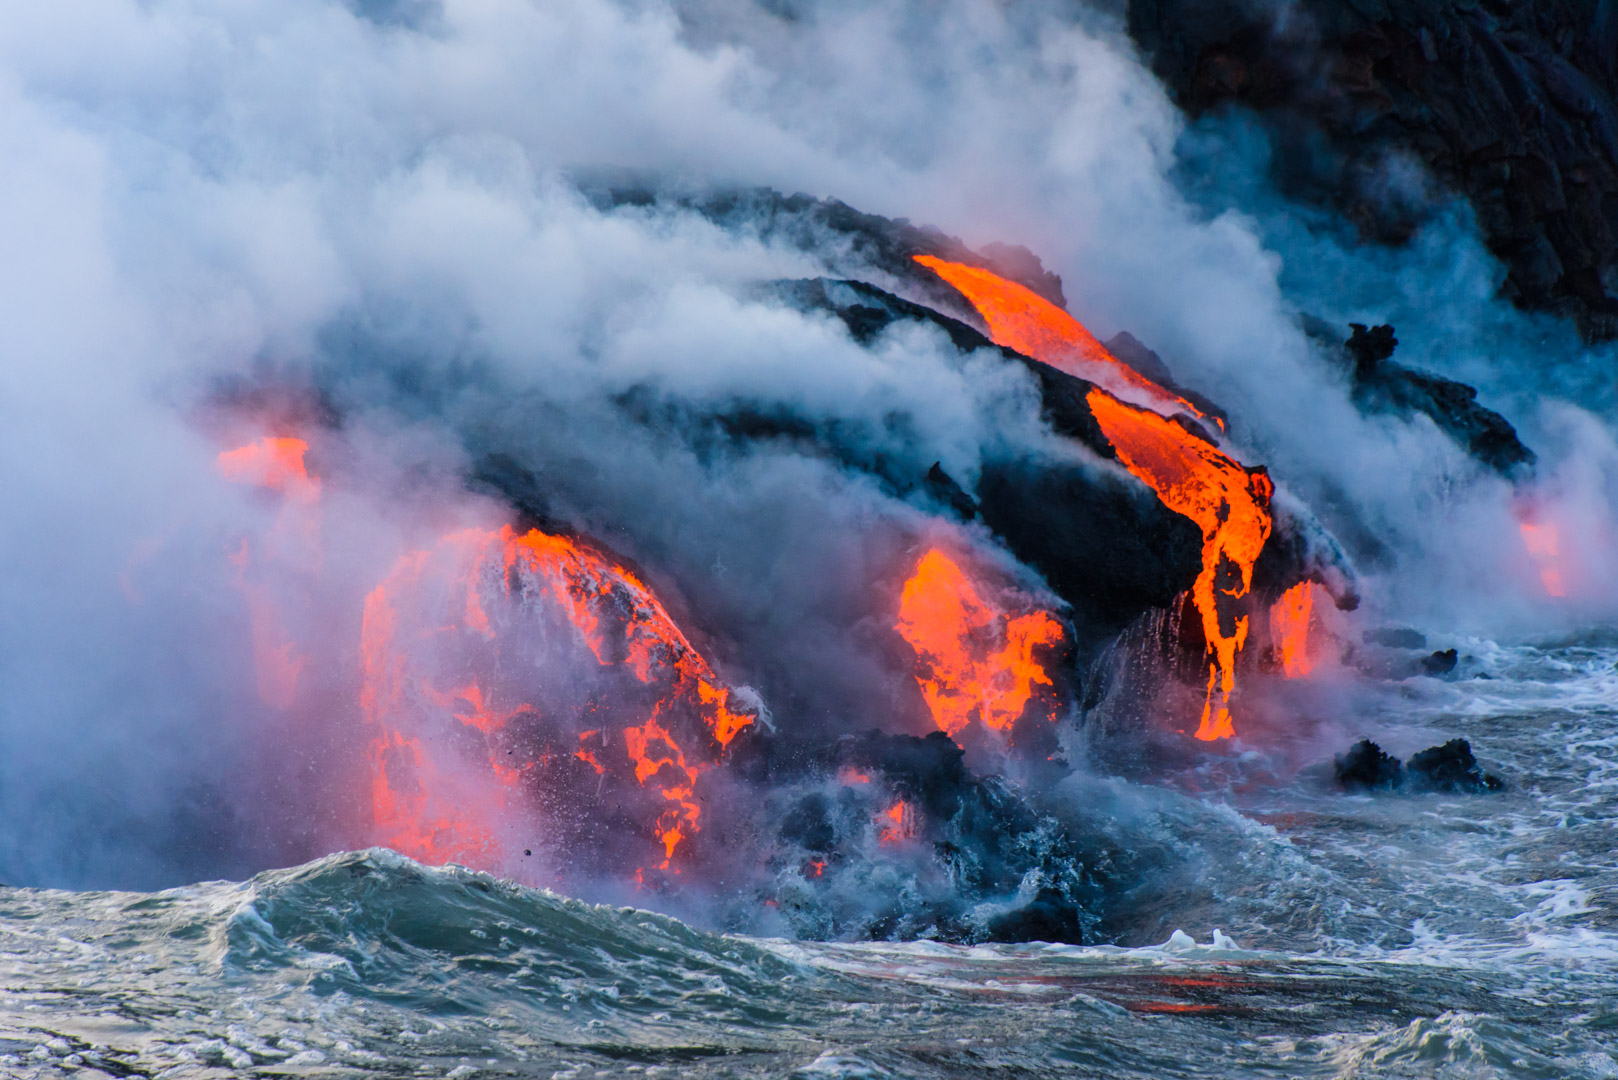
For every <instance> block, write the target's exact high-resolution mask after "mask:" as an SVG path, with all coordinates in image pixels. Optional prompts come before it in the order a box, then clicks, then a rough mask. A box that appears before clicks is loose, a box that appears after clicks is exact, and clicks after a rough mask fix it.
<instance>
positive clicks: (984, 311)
mask: <svg viewBox="0 0 1618 1080" xmlns="http://www.w3.org/2000/svg"><path fill="white" fill-rule="evenodd" d="M915 260H916V261H917V262H918V263H920V264H921V265H923V266H925V267H927V268H928V269H929V270H931V271H933V272H934V273H935V274H937V275H938V276H939V277H941V278H943V279H944V280H945V281H947V282H949V283H950V284H951V285H953V286H955V288H956V289H958V290H960V292H961V293H962V295H964V296H965V297H966V298H967V299H968V300H970V301H971V302H972V306H973V307H974V308H976V309H977V311H978V314H979V315H981V316H983V321H984V322H985V323H987V324H988V326H989V336H990V337H991V338H992V339H993V340H994V342H995V344H997V345H1004V346H1006V347H1007V348H1011V349H1016V350H1017V351H1018V352H1020V353H1022V354H1023V355H1025V356H1032V357H1033V358H1034V359H1036V360H1039V361H1042V362H1044V363H1047V364H1049V365H1051V367H1054V368H1057V369H1059V370H1061V371H1065V372H1067V373H1068V374H1069V375H1077V376H1078V377H1079V378H1081V379H1088V380H1089V381H1090V382H1096V383H1101V384H1102V385H1104V386H1108V387H1111V388H1112V389H1114V390H1116V391H1118V392H1119V393H1121V394H1123V395H1124V396H1126V397H1142V398H1144V399H1145V400H1146V401H1148V402H1150V403H1151V404H1152V406H1153V407H1154V408H1157V409H1159V410H1160V411H1161V410H1167V411H1169V412H1188V413H1190V414H1191V415H1193V416H1196V417H1199V418H1202V419H1207V417H1206V416H1205V415H1204V413H1203V412H1202V410H1200V409H1198V408H1197V407H1196V406H1195V405H1193V404H1191V403H1190V402H1189V401H1187V400H1185V399H1184V398H1182V397H1180V396H1179V395H1178V394H1174V393H1171V392H1169V391H1168V390H1166V389H1164V388H1163V387H1161V386H1159V385H1158V384H1157V383H1155V382H1153V381H1152V380H1151V379H1148V378H1147V377H1146V376H1144V375H1142V374H1141V373H1140V372H1138V371H1136V370H1135V369H1134V368H1132V367H1130V366H1129V365H1128V364H1126V363H1124V362H1123V361H1121V360H1119V359H1118V358H1117V357H1116V356H1114V355H1112V353H1111V352H1110V351H1108V349H1107V347H1106V346H1105V345H1103V344H1101V342H1099V341H1097V340H1096V338H1095V335H1094V334H1092V333H1090V331H1088V330H1086V329H1085V328H1084V324H1083V323H1081V322H1079V320H1077V319H1075V318H1074V317H1073V316H1071V315H1069V314H1068V313H1067V312H1065V311H1063V310H1062V309H1061V308H1059V307H1057V306H1056V305H1055V304H1053V303H1051V302H1050V301H1049V300H1047V299H1045V298H1044V297H1043V296H1040V295H1039V294H1038V293H1035V292H1034V291H1032V290H1031V289H1028V288H1025V287H1024V286H1022V285H1018V284H1017V283H1016V282H1014V281H1007V280H1006V279H1005V278H1003V277H1000V276H999V275H998V274H994V273H991V272H990V271H988V270H982V269H979V268H978V267H976V266H967V265H966V264H965V263H954V262H946V261H945V260H943V259H939V258H934V257H933V256H931V255H917V256H915ZM1216 422H1217V421H1216Z"/></svg>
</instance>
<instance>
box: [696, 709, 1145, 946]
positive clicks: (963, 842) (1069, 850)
mask: <svg viewBox="0 0 1618 1080" xmlns="http://www.w3.org/2000/svg"><path fill="white" fill-rule="evenodd" d="M726 768H727V769H728V770H729V771H730V772H731V773H732V775H734V776H736V777H737V778H738V779H740V780H741V781H743V782H744V783H747V784H753V785H757V786H758V788H759V790H760V792H761V793H765V792H767V793H769V794H770V795H771V796H774V795H777V794H779V793H781V792H792V793H794V794H792V795H791V796H790V799H789V801H788V802H787V803H786V804H785V806H784V810H783V812H781V814H780V817H779V819H778V824H777V825H776V827H775V835H776V837H777V840H778V843H779V850H778V852H777V855H776V858H777V859H778V860H779V861H780V862H781V863H782V864H783V865H791V866H795V865H798V864H799V863H800V861H802V860H803V859H804V858H805V857H808V858H809V859H810V860H811V861H812V862H813V863H814V864H815V865H814V866H813V870H812V873H811V875H810V877H809V880H808V884H809V887H810V888H812V889H818V890H825V891H826V892H827V893H836V892H837V891H838V888H839V886H838V878H839V876H840V875H841V874H843V873H845V872H854V873H858V872H859V867H860V866H861V865H862V864H864V863H865V861H866V860H868V859H869V858H870V857H871V856H870V853H869V851H862V850H861V848H860V844H861V843H862V837H864V838H868V836H869V833H870V828H871V821H872V818H873V816H874V815H875V816H880V815H881V813H882V811H884V810H885V809H887V808H888V806H889V804H890V803H891V801H892V800H893V799H894V798H895V797H897V798H901V799H903V800H904V801H905V803H906V804H907V806H908V807H909V811H910V813H909V816H908V817H907V818H906V819H905V820H907V821H908V822H909V823H910V828H911V829H912V830H913V834H912V835H909V836H907V837H906V840H905V843H907V844H910V845H912V847H911V851H912V853H914V852H917V851H925V852H927V853H928V862H927V864H926V866H927V869H928V873H929V874H931V875H936V877H937V880H938V882H939V883H940V884H943V883H947V887H941V888H939V889H937V890H936V891H934V892H928V890H926V889H925V888H920V889H918V894H917V895H916V896H914V897H912V898H911V899H910V900H909V901H908V902H909V904H910V905H911V906H910V907H909V909H908V910H906V911H904V912H903V914H902V915H901V914H900V913H899V912H898V911H897V910H895V911H894V912H893V913H891V914H884V913H883V911H882V909H881V905H882V904H884V903H893V904H899V903H900V902H901V900H902V898H900V897H884V896H871V897H869V898H867V903H868V904H869V906H870V907H872V908H874V909H876V910H875V914H874V915H873V914H870V913H866V912H862V913H861V914H859V916H858V918H860V919H861V920H863V931H864V934H865V936H871V937H884V936H888V935H889V932H890V931H891V930H892V929H893V928H894V926H895V925H897V922H898V921H899V920H901V919H902V920H903V922H904V927H905V932H906V933H907V934H914V933H916V932H917V931H918V929H920V928H922V927H925V929H926V930H927V932H928V934H929V936H932V937H936V938H939V939H941V940H946V941H983V940H995V941H1031V940H1043V941H1065V942H1072V943H1076V944H1077V943H1085V942H1094V941H1095V940H1096V933H1095V930H1096V927H1097V926H1098V924H1099V923H1100V921H1101V919H1102V915H1103V912H1104V911H1105V910H1106V908H1107V906H1108V904H1109V903H1110V901H1111V898H1112V895H1113V892H1114V890H1115V888H1116V887H1117V886H1118V885H1120V884H1121V883H1120V882H1116V881H1114V880H1113V878H1112V875H1111V874H1110V873H1109V872H1108V868H1109V867H1110V866H1111V865H1112V863H1113V860H1114V859H1115V858H1118V857H1121V856H1122V855H1123V853H1122V852H1114V851H1111V850H1110V849H1109V847H1108V845H1106V844H1105V843H1103V842H1100V841H1096V840H1091V839H1085V838H1081V837H1078V836H1075V835H1073V834H1072V832H1070V831H1067V830H1062V829H1059V828H1056V827H1055V822H1053V821H1052V820H1051V819H1050V818H1047V817H1044V816H1042V815H1041V814H1040V813H1039V812H1038V811H1037V810H1036V809H1035V808H1034V807H1033V806H1031V805H1030V804H1029V803H1028V802H1027V801H1026V800H1025V798H1024V797H1023V795H1021V794H1019V793H1018V792H1017V791H1016V790H1014V789H1013V788H1012V787H1010V786H1008V785H1007V784H1006V783H1005V782H1004V781H1002V780H1000V779H998V778H995V777H980V776H977V775H974V774H973V773H972V771H971V770H970V769H969V768H968V767H967V765H966V763H965V753H964V752H963V751H962V750H961V748H960V747H959V746H957V745H956V744H955V743H954V742H953V741H951V740H950V738H949V737H948V736H946V735H945V734H944V733H943V732H933V733H932V734H930V735H928V736H926V737H925V738H917V737H915V736H912V735H889V734H884V733H882V732H878V731H869V732H866V733H864V734H861V735H847V736H843V737H842V738H839V739H835V740H827V739H823V738H816V737H813V736H799V735H793V734H789V733H785V732H782V733H771V732H767V731H759V730H756V729H748V730H747V731H745V732H744V733H743V734H741V735H739V736H738V737H737V739H736V742H735V744H734V745H733V752H732V755H731V757H730V759H729V761H728V762H727V765H726ZM849 771H853V772H854V773H855V774H857V776H858V780H857V781H856V782H853V783H849V784H843V783H839V782H838V781H837V780H836V777H837V776H839V775H847V773H848V772H849ZM760 801H761V803H768V802H769V801H770V799H769V798H766V797H765V796H763V795H761V800H760ZM766 812H768V811H767V807H766ZM894 857H895V858H899V859H901V860H909V859H910V858H911V855H905V854H902V853H901V852H900V850H899V849H895V856H894ZM1030 874H1032V875H1034V876H1035V877H1036V878H1037V880H1038V881H1040V882H1041V884H1040V886H1039V887H1038V889H1037V890H1036V891H1035V892H1034V894H1033V895H1032V896H1031V897H1027V898H1023V897H1021V896H1020V895H1019V890H1020V886H1021V885H1022V883H1023V882H1024V881H1025V880H1027V879H1028V878H1029V875H1030ZM979 905H984V907H985V910H987V911H990V912H992V914H989V915H987V916H984V915H978V914H974V911H973V909H974V908H976V907H978V906H979ZM842 929H844V930H847V929H848V928H847V927H844V928H842Z"/></svg>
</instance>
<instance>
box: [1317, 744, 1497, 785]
mask: <svg viewBox="0 0 1618 1080" xmlns="http://www.w3.org/2000/svg"><path fill="white" fill-rule="evenodd" d="M1334 771H1335V773H1336V776H1337V783H1338V784H1339V785H1340V786H1341V787H1342V788H1343V789H1344V790H1345V791H1392V790H1394V789H1402V790H1406V791H1412V792H1426V791H1439V792H1447V793H1450V794H1464V795H1481V794H1483V793H1485V792H1491V791H1504V790H1505V787H1506V785H1505V782H1504V781H1502V780H1501V779H1500V778H1499V777H1498V776H1491V775H1489V774H1488V773H1485V772H1484V771H1483V770H1482V769H1480V768H1479V767H1478V763H1477V760H1476V759H1475V758H1474V757H1473V756H1472V746H1471V744H1470V743H1468V742H1467V741H1466V740H1465V739H1451V740H1450V741H1449V742H1447V743H1445V744H1444V745H1443V746H1432V747H1428V748H1427V749H1426V750H1422V751H1421V752H1419V753H1416V754H1412V755H1411V757H1410V764H1409V766H1408V767H1406V766H1404V765H1401V764H1400V762H1399V759H1398V758H1396V757H1392V756H1390V755H1388V754H1386V753H1384V752H1383V750H1382V748H1381V747H1380V746H1378V745H1377V744H1376V743H1374V742H1372V741H1371V740H1370V739H1361V740H1360V741H1359V742H1357V743H1355V744H1354V745H1353V746H1352V747H1351V748H1349V751H1348V753H1346V754H1339V755H1337V758H1336V759H1335V762H1334Z"/></svg>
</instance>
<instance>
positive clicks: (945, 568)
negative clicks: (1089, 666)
mask: <svg viewBox="0 0 1618 1080" xmlns="http://www.w3.org/2000/svg"><path fill="white" fill-rule="evenodd" d="M894 628H895V629H896V630H898V631H899V634H900V635H901V636H902V637H903V638H904V639H905V641H907V642H909V643H910V647H911V648H912V649H914V650H916V656H917V658H918V659H919V660H920V661H921V663H922V673H921V674H918V675H917V676H916V682H917V683H919V684H920V685H921V693H922V696H923V697H924V698H926V700H927V707H928V709H930V710H931V711H932V715H933V721H934V722H935V723H936V724H937V725H938V727H939V729H940V730H941V731H943V732H944V733H945V734H947V735H949V736H951V737H952V738H953V737H954V736H955V735H956V734H957V733H959V732H960V731H961V729H963V728H965V727H966V726H967V725H968V724H970V723H971V722H972V721H973V720H974V719H976V720H979V721H981V722H982V723H983V724H984V726H986V727H988V728H991V729H994V730H996V731H1000V730H1005V729H1007V728H1009V727H1010V726H1011V725H1012V724H1014V723H1016V722H1017V720H1018V719H1019V718H1020V717H1021V716H1022V714H1023V710H1024V709H1025V708H1026V707H1027V705H1028V701H1029V699H1030V698H1031V697H1033V696H1034V692H1035V691H1034V687H1035V686H1050V685H1051V678H1050V676H1049V675H1048V674H1046V672H1045V668H1044V666H1043V665H1042V664H1041V663H1040V662H1039V661H1038V660H1036V659H1034V649H1035V648H1038V647H1041V646H1049V645H1056V644H1058V643H1060V642H1061V640H1062V626H1061V624H1060V623H1058V622H1057V621H1056V620H1055V619H1053V618H1051V617H1050V616H1049V615H1048V614H1046V613H1045V612H1043V611H1035V612H1032V613H1030V614H1027V615H1009V614H1007V613H1006V612H1005V611H1002V610H1001V609H1000V608H999V607H998V606H996V605H994V604H992V603H990V602H989V601H986V600H984V599H983V598H982V597H980V596H979V595H978V592H977V590H976V589H975V588H974V587H973V585H972V582H971V581H970V580H969V579H968V578H967V576H966V574H965V573H964V572H963V571H962V570H961V568H960V567H959V566H958V565H956V564H955V563H954V562H953V561H951V560H950V558H949V557H948V556H947V555H945V554H944V553H943V552H941V551H939V550H937V549H936V548H935V549H933V550H931V551H929V552H927V554H926V555H923V556H922V558H921V561H920V562H919V563H917V564H916V570H915V573H914V574H912V575H911V577H910V580H909V581H907V582H905V586H904V591H903V593H902V594H901V595H900V598H899V621H898V623H897V625H896V626H895V627H894Z"/></svg>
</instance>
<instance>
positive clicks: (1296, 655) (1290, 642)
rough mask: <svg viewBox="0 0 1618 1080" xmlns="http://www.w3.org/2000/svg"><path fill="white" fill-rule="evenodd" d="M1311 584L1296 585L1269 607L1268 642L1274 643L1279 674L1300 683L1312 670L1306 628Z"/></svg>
mask: <svg viewBox="0 0 1618 1080" xmlns="http://www.w3.org/2000/svg"><path fill="white" fill-rule="evenodd" d="M1315 588H1316V586H1315V583H1314V582H1312V581H1300V582H1298V584H1296V585H1294V586H1292V588H1290V589H1288V590H1287V591H1286V592H1284V593H1282V594H1281V597H1280V599H1278V600H1277V601H1276V602H1275V603H1274V604H1272V605H1271V606H1270V639H1271V640H1272V641H1274V642H1275V652H1276V657H1277V659H1279V660H1280V662H1281V670H1282V671H1283V672H1284V673H1285V674H1286V677H1287V678H1289V679H1300V678H1303V677H1304V676H1306V675H1308V674H1309V673H1310V672H1311V671H1313V670H1314V669H1315V658H1314V656H1313V655H1311V654H1310V651H1309V624H1310V621H1311V620H1312V619H1313V618H1314V612H1315Z"/></svg>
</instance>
